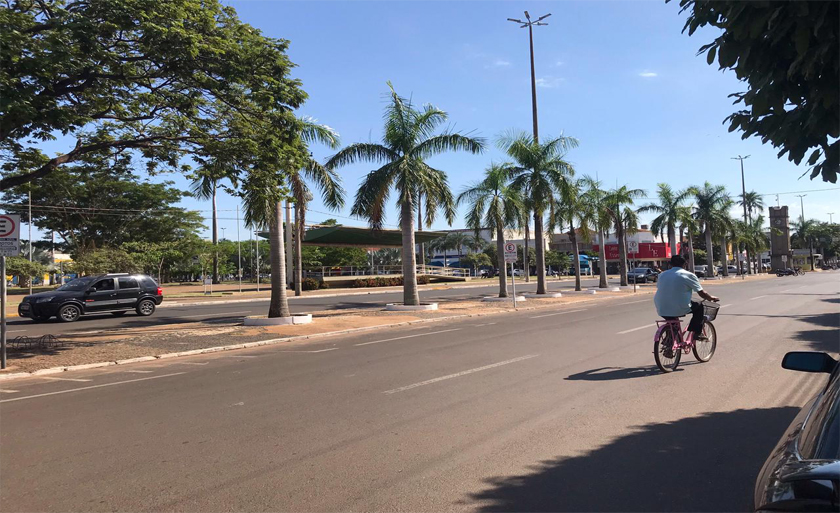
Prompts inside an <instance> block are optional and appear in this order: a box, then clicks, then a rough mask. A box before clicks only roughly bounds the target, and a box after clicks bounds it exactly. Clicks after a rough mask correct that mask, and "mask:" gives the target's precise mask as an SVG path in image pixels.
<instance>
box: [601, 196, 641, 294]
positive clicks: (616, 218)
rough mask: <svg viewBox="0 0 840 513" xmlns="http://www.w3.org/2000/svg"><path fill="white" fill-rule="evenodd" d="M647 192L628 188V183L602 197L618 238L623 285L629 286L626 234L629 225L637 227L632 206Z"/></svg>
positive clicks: (619, 265) (619, 264)
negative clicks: (634, 201)
mask: <svg viewBox="0 0 840 513" xmlns="http://www.w3.org/2000/svg"><path fill="white" fill-rule="evenodd" d="M645 194H646V193H645V191H644V190H642V189H628V188H627V186H626V185H622V186H621V187H616V188H615V189H612V190H610V191H609V192H607V193H606V195H605V196H604V197H603V199H602V202H601V204H602V206H603V208H604V209H605V210H606V213H607V215H608V216H609V217H610V219H611V220H612V223H613V229H614V230H615V236H616V238H617V239H618V241H617V242H618V253H619V262H618V272H619V283H620V284H621V285H622V286H627V284H628V281H627V240H626V238H625V235H626V234H627V231H628V226H633V228H635V226H636V225H635V223H636V221H637V219H636V217H635V211H633V210H632V209H631V208H630V206H631V205H633V200H634V199H637V198H641V197H642V196H644V195H645Z"/></svg>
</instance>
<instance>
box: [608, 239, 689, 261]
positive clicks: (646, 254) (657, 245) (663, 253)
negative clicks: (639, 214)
mask: <svg viewBox="0 0 840 513" xmlns="http://www.w3.org/2000/svg"><path fill="white" fill-rule="evenodd" d="M679 247H680V245H679V244H677V251H679ZM605 249H606V252H607V260H618V244H607V245H606V246H605ZM600 250H601V248H600V247H599V246H598V245H597V244H595V245H593V246H592V251H600ZM627 258H630V259H632V260H667V259H669V258H671V246H669V245H668V244H667V243H665V242H642V243H639V252H638V253H628V254H627Z"/></svg>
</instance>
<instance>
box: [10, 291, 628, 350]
mask: <svg viewBox="0 0 840 513" xmlns="http://www.w3.org/2000/svg"><path fill="white" fill-rule="evenodd" d="M535 280H536V279H535ZM484 282H485V283H486V285H485V286H484V287H469V288H462V287H458V286H454V287H452V288H449V289H445V290H441V289H438V290H430V289H421V292H420V297H421V298H422V299H423V300H426V301H438V302H443V301H453V300H459V299H466V298H481V297H483V296H487V295H495V294H498V287H499V282H498V281H497V280H489V279H487V280H484ZM610 282H611V283H612V282H615V284H616V285H617V284H618V281H617V280H610ZM479 283H481V282H479ZM581 283H582V284H583V286H589V287H597V286H598V278H597V277H596V278H588V279H583V280H582V281H581ZM440 286H441V287H445V286H446V284H440ZM536 287H537V286H536V282H532V283H528V284H519V283H517V284H516V292H517V293H521V292H535V291H536ZM572 287H574V281H568V280H564V281H559V280H556V279H554V280H551V279H550V280H549V282H548V288H549V290H560V289H561V288H562V289H569V288H572ZM234 299H235V298H234ZM401 300H402V291H390V292H382V291H380V292H370V293H369V294H361V295H360V294H348V295H344V296H338V297H336V296H332V297H319V296H301V297H294V296H291V297H290V301H289V307H290V308H291V310H292V313H306V312H313V311H320V310H344V309H349V308H382V307H383V305H384V304H385V303H393V302H394V301H401ZM180 301H182V302H188V301H187V300H180ZM163 304H164V306H163V307H160V308H158V309H157V311H156V312H155V313H154V314H153V315H152V316H150V317H140V316H138V315H137V314H135V313H134V312H128V313H127V314H125V315H124V316H122V317H114V316H113V315H111V314H110V313H100V314H94V315H85V316H82V317H81V318H80V319H79V320H78V321H76V322H72V323H63V322H59V321H58V319H56V318H55V317H53V318H51V319H50V320H49V321H48V322H44V323H35V322H33V321H32V320H31V319H27V318H23V319H21V318H13V319H11V320H9V321H8V330H9V331H8V333H9V335H8V336H9V337H10V338H14V337H18V336H29V337H35V336H41V335H46V334H52V335H56V336H59V337H60V336H61V335H62V334H74V333H84V332H86V331H96V330H102V329H109V330H114V329H120V328H124V329H131V328H135V327H139V326H152V325H159V324H175V323H179V322H196V321H207V322H211V323H213V324H214V325H219V324H225V323H239V322H242V318H243V317H245V316H247V315H265V313H266V312H267V311H268V299H267V298H266V299H261V300H258V301H252V302H244V303H228V304H218V303H215V302H209V303H207V304H202V305H192V306H174V302H168V301H166V299H165V297H164V303H163Z"/></svg>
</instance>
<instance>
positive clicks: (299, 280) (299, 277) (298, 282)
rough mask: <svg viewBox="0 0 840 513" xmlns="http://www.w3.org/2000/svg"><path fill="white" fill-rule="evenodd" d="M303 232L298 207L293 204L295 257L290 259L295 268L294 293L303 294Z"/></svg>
mask: <svg viewBox="0 0 840 513" xmlns="http://www.w3.org/2000/svg"><path fill="white" fill-rule="evenodd" d="M303 234H304V226H303V223H302V222H301V219H300V209H299V208H298V206H297V205H295V240H294V243H295V257H294V259H292V262H293V266H294V268H295V295H296V296H300V295H301V294H303V265H301V263H300V262H301V260H303Z"/></svg>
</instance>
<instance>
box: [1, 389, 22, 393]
mask: <svg viewBox="0 0 840 513" xmlns="http://www.w3.org/2000/svg"><path fill="white" fill-rule="evenodd" d="M16 393H18V391H17V390H3V389H0V394H16Z"/></svg>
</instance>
